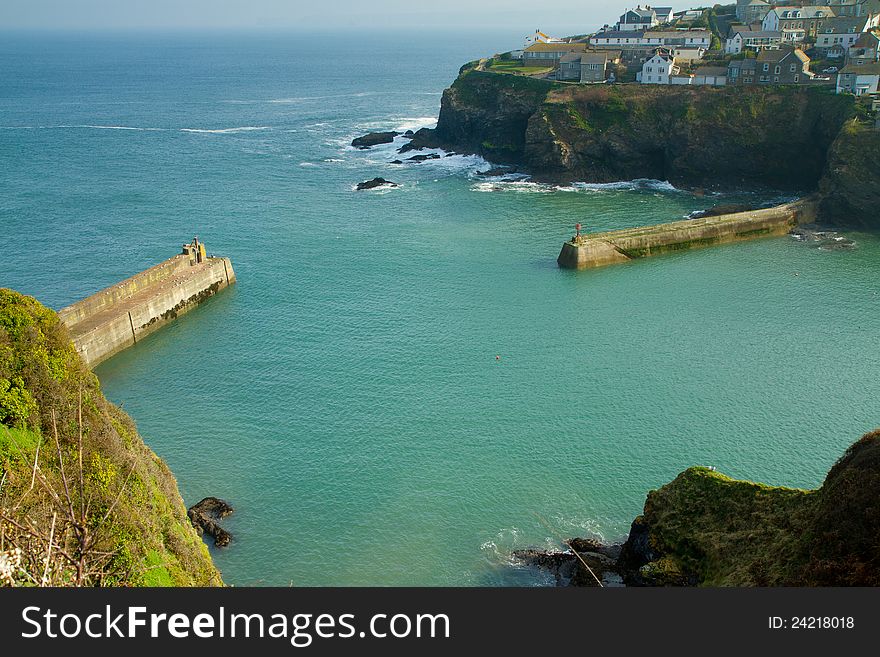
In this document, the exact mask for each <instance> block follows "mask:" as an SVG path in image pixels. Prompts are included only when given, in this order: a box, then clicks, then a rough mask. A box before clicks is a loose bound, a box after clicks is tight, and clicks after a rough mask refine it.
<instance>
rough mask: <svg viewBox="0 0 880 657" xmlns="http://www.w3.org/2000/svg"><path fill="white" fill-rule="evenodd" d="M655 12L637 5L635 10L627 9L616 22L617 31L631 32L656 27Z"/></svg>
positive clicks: (657, 22)
mask: <svg viewBox="0 0 880 657" xmlns="http://www.w3.org/2000/svg"><path fill="white" fill-rule="evenodd" d="M658 24H659V21H658V20H657V12H656V11H654V10H653V9H651V8H650V7H645V8H644V9H642V6H641V5H639V6H638V7H636V8H635V9H627V10H626V11H625V12H623V15H622V16H621V17H620V20H619V21H617V29H618V30H620V31H621V32H632V31H634V30H649V29H651V28H652V27H654V26H655V25H658Z"/></svg>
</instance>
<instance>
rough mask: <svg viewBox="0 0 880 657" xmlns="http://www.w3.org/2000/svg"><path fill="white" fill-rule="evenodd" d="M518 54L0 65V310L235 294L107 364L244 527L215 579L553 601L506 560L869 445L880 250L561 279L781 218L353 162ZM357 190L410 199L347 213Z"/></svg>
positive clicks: (674, 262) (273, 40)
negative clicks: (625, 245)
mask: <svg viewBox="0 0 880 657" xmlns="http://www.w3.org/2000/svg"><path fill="white" fill-rule="evenodd" d="M518 42H519V35H515V34H513V35H511V34H491V33H490V34H476V33H474V34H461V33H455V34H428V35H425V34H418V35H415V34H388V35H370V36H365V35H358V34H346V35H315V34H301V35H297V34H276V35H271V36H266V35H261V36H256V35H244V34H239V35H221V34H213V35H187V34H174V35H146V34H133V35H118V36H115V37H110V36H97V35H58V34H56V35H49V34H42V35H21V34H17V35H9V34H6V35H2V38H0V285H2V286H5V287H12V288H15V289H18V290H20V291H23V292H26V293H28V294H33V295H34V296H36V297H38V298H39V299H40V300H42V301H43V302H44V303H46V304H48V305H50V306H52V307H54V308H61V307H62V306H65V305H67V304H69V303H70V302H72V301H75V300H77V299H79V298H82V297H84V296H87V295H88V294H90V293H92V292H94V291H96V290H98V289H100V288H102V287H104V286H106V285H109V284H111V283H113V282H115V281H118V280H121V279H123V278H125V277H126V276H129V275H131V274H133V273H135V272H137V271H140V270H142V269H145V268H146V267H148V266H150V265H151V264H154V263H156V262H159V261H160V260H163V259H165V258H167V257H168V256H170V255H172V254H173V253H175V252H176V251H177V249H178V247H179V244H180V243H182V242H184V241H189V239H190V238H191V237H192V236H193V234H195V233H197V234H198V235H199V237H200V238H201V239H203V240H204V241H205V242H206V243H207V245H208V249H209V251H216V252H217V253H218V254H222V255H226V256H230V257H231V258H232V261H233V263H234V264H235V269H236V273H237V275H238V284H237V285H236V286H234V287H233V288H231V289H229V290H227V291H224V292H223V293H222V294H220V295H218V296H217V297H215V298H214V299H211V300H210V301H208V302H207V303H205V304H204V305H203V306H201V307H199V308H197V309H196V310H194V311H192V312H191V313H189V314H187V315H186V316H184V317H182V318H181V319H180V320H179V321H177V322H175V323H173V324H171V325H169V326H168V327H167V328H165V329H163V330H162V331H159V332H157V333H156V334H154V335H152V336H150V337H149V338H147V339H145V340H144V341H143V342H141V343H139V344H138V345H137V346H136V347H134V348H132V349H129V350H127V351H126V352H124V353H122V354H120V355H118V356H116V357H114V358H112V359H111V360H109V361H107V362H105V363H103V364H102V365H100V366H99V367H98V369H97V374H98V375H99V377H100V379H101V381H102V384H103V386H104V390H105V393H106V394H107V395H108V397H109V398H110V399H111V400H113V401H115V402H117V403H120V404H122V405H123V406H124V408H125V410H126V411H127V412H128V413H130V414H131V415H132V417H133V418H134V419H135V421H136V422H137V423H138V426H139V428H140V430H141V433H142V435H143V436H144V439H145V440H146V441H147V443H148V444H149V445H150V446H151V447H152V448H153V449H154V450H155V451H156V452H157V453H158V454H159V455H160V456H162V457H163V458H164V459H165V460H166V461H167V462H168V464H169V465H170V467H171V468H172V470H173V471H174V473H175V475H176V476H177V478H178V482H179V485H180V489H181V492H182V494H183V496H184V498H185V500H186V502H187V503H188V504H192V503H194V502H195V501H197V500H199V499H201V498H202V497H204V496H207V495H216V496H219V497H222V498H223V499H226V500H228V501H229V502H230V503H231V504H232V505H233V506H234V507H235V508H236V513H235V514H234V515H233V516H231V517H230V518H229V519H228V521H226V522H227V526H228V528H229V529H230V531H232V532H233V534H234V536H235V540H234V541H233V543H232V544H231V545H230V547H228V548H225V549H223V550H219V551H217V550H215V551H214V556H215V559H216V561H217V564H218V565H219V567H220V568H221V569H222V571H223V573H224V577H225V579H226V581H227V582H229V583H231V584H235V585H263V584H273V585H286V584H289V583H293V584H294V585H354V584H374V585H408V584H411V585H420V584H425V585H533V584H545V583H547V580H546V579H545V578H544V577H543V576H542V575H541V574H540V573H536V572H533V571H531V570H527V569H522V568H517V567H514V566H511V565H510V563H509V560H508V559H507V554H508V553H509V551H510V550H511V549H513V548H518V547H526V546H551V545H556V544H557V537H556V535H557V534H558V535H563V536H575V535H578V536H598V537H601V538H604V539H606V540H614V539H618V538H621V537H623V536H624V535H625V534H626V532H627V531H628V527H629V523H630V522H631V520H632V519H633V517H634V516H635V515H637V514H638V513H639V511H640V510H641V507H642V504H643V503H644V498H645V494H646V492H647V491H648V490H649V489H651V488H654V487H657V486H659V485H661V484H662V483H664V482H666V481H668V480H670V479H671V478H672V477H674V476H675V475H676V474H677V473H678V472H680V471H681V470H682V469H684V468H686V467H688V466H690V465H694V464H705V465H714V466H716V467H717V468H718V469H719V470H720V471H723V472H725V473H727V474H730V475H732V476H736V477H747V478H752V479H756V480H761V481H765V482H768V483H771V484H779V485H791V486H799V487H814V486H816V485H818V484H819V483H820V482H821V480H822V478H823V476H824V473H825V472H826V471H827V469H828V468H829V467H830V465H831V463H832V462H833V461H834V459H835V458H836V457H837V456H839V455H840V453H841V452H842V450H843V449H844V448H845V447H846V446H847V445H848V444H849V443H851V442H853V441H854V440H855V439H856V438H857V437H858V436H860V435H861V434H862V433H863V432H865V431H867V430H870V429H872V428H874V427H875V425H876V422H877V411H878V404H877V399H878V397H880V380H878V377H877V375H876V374H877V371H878V366H880V351H878V349H877V325H878V320H880V283H878V280H880V278H878V268H880V264H878V263H880V257H878V256H880V240H878V239H877V238H876V237H873V236H869V235H863V234H848V237H852V238H854V239H855V240H856V248H854V249H848V250H834V249H828V248H821V249H820V248H818V247H817V246H816V245H815V244H809V243H802V242H798V241H796V240H794V239H791V238H789V237H782V238H777V239H769V240H763V241H755V242H747V243H741V244H735V245H730V246H724V247H718V248H714V249H705V250H698V251H691V252H687V253H682V254H675V255H668V256H662V257H658V258H653V259H649V260H644V261H639V262H635V263H632V264H627V265H622V266H620V267H615V268H610V269H607V270H598V271H587V272H571V271H564V270H560V269H558V268H557V266H556V262H555V259H556V256H557V254H558V252H559V248H560V245H561V244H562V242H563V241H564V240H565V239H567V238H568V237H570V235H571V233H572V229H573V225H574V223H575V222H578V221H579V222H581V223H583V224H585V226H586V227H588V228H589V229H596V230H610V229H615V228H623V227H626V226H632V225H639V224H647V223H656V222H659V221H672V220H675V219H679V218H682V217H684V216H686V215H688V214H689V213H691V212H693V211H694V210H698V209H702V208H707V207H709V206H712V205H714V204H719V203H742V202H752V203H756V202H764V201H770V200H773V199H774V198H775V197H776V196H778V195H776V194H774V193H773V192H772V191H762V192H755V191H754V190H740V191H738V192H736V193H730V194H723V195H711V194H710V195H707V196H695V195H693V194H691V193H688V192H684V191H679V190H676V189H674V188H673V187H671V186H670V185H668V184H666V183H662V182H658V181H635V182H630V183H621V184H615V185H587V184H577V185H573V186H566V187H552V186H544V185H537V184H533V183H529V182H527V181H525V182H524V181H504V180H499V179H486V178H484V177H481V176H479V175H478V172H479V171H482V170H486V169H488V168H489V165H488V164H487V163H485V162H483V161H482V160H480V159H479V158H475V157H463V156H452V157H443V158H441V159H438V160H431V161H427V162H424V163H420V164H414V163H411V164H406V165H403V166H399V165H391V164H389V161H390V160H392V159H395V157H396V153H395V152H394V148H395V145H388V146H381V147H378V148H376V149H373V150H369V151H356V150H354V149H351V148H350V147H349V146H347V144H348V143H349V142H350V140H351V139H352V137H354V136H358V135H360V134H363V133H365V132H368V131H371V130H377V129H396V130H405V129H416V128H418V127H422V126H429V125H432V124H433V123H434V122H435V121H436V117H437V114H438V111H439V103H440V94H441V92H442V90H443V88H444V87H446V86H447V85H448V84H449V83H450V82H451V81H452V80H453V79H454V77H455V75H456V73H457V70H458V67H459V66H460V65H461V64H462V63H464V62H465V61H468V60H469V59H473V58H475V57H477V56H480V55H485V54H487V53H491V52H493V51H497V50H503V49H508V48H510V47H513V46H515V45H517V44H518ZM328 43H331V44H332V45H331V46H329V47H328V45H327V44H328ZM398 145H399V144H398ZM376 176H383V177H385V178H387V179H390V180H393V181H395V182H398V183H400V187H398V188H394V189H381V190H374V191H370V192H355V191H354V189H353V188H354V186H355V185H356V183H358V182H360V181H362V180H367V179H370V178H373V177H376ZM545 522H546V523H547V524H549V525H550V526H551V527H553V529H554V531H553V532H551V531H549V530H548V528H547V527H546V526H545V524H544V523H545Z"/></svg>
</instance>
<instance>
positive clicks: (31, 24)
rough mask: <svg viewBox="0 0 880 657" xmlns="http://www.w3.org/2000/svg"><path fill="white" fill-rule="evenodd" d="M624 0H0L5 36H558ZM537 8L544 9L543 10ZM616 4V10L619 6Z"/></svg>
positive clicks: (612, 15)
mask: <svg viewBox="0 0 880 657" xmlns="http://www.w3.org/2000/svg"><path fill="white" fill-rule="evenodd" d="M634 4H636V3H635V2H630V3H629V4H627V3H626V2H625V0H624V1H622V2H620V3H616V2H611V3H609V2H603V1H602V0H554V1H553V2H549V3H546V4H545V3H543V2H536V1H535V0H434V1H433V2H426V1H424V0H323V1H320V0H319V1H317V2H316V1H315V0H0V29H7V30H9V29H11V30H22V29H23V30H34V29H38V30H90V31H91V30H99V31H100V30H142V29H160V30H194V29H206V30H229V29H243V30H254V29H270V30H298V31H302V30H306V31H308V30H314V31H320V32H327V31H333V30H346V31H351V30H357V29H362V30H369V31H379V30H392V29H393V30H399V29H407V30H410V31H412V32H413V33H417V32H418V31H419V30H436V29H459V30H463V31H484V32H488V31H492V30H495V29H497V30H499V31H501V30H511V29H515V30H519V31H522V30H525V32H528V33H530V32H532V31H534V30H535V29H539V28H540V29H541V30H544V31H545V32H549V33H552V32H556V31H561V32H560V33H559V35H560V36H562V32H565V33H567V34H579V33H585V32H590V31H594V30H595V29H597V28H598V27H601V26H602V25H603V24H604V23H611V22H614V21H615V20H616V18H617V16H618V15H619V14H620V13H621V12H622V10H623V9H624V8H627V7H630V6H633V5H634ZM542 5H543V7H542ZM618 5H619V6H618Z"/></svg>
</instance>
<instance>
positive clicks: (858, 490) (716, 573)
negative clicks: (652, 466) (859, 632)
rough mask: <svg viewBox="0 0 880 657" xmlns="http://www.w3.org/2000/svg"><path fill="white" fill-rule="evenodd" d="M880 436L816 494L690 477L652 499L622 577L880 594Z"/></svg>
mask: <svg viewBox="0 0 880 657" xmlns="http://www.w3.org/2000/svg"><path fill="white" fill-rule="evenodd" d="M878 493H880V431H875V432H873V433H869V434H867V435H865V436H864V437H863V438H862V439H861V440H859V441H858V442H856V443H855V444H854V445H852V446H851V447H850V448H849V449H848V450H847V451H846V453H845V454H844V455H843V457H842V458H841V459H840V460H839V461H838V462H837V463H836V464H835V465H834V467H832V468H831V471H830V472H829V473H828V476H827V477H826V479H825V482H824V483H823V485H822V486H821V488H819V489H817V490H798V489H792V488H782V487H773V486H766V485H763V484H757V483H753V482H749V481H738V480H735V479H731V478H729V477H726V476H725V475H722V474H720V473H718V472H715V471H713V470H711V469H708V468H690V469H688V470H686V471H685V472H683V473H681V474H680V475H679V476H678V477H676V478H675V479H674V480H673V481H672V482H670V483H668V484H666V485H665V486H663V487H661V488H660V489H658V490H656V491H651V492H650V493H649V494H648V498H647V501H646V502H645V509H644V513H643V514H642V515H641V516H639V517H638V518H637V519H636V520H635V522H634V523H633V526H632V529H631V531H630V534H629V538H628V539H627V541H626V543H625V544H624V547H623V550H622V553H621V556H620V560H619V564H618V565H619V567H620V571H621V573H622V575H623V577H624V581H625V582H626V583H627V584H630V585H649V586H651V585H654V586H656V585H661V586H662V585H704V586H878V585H880V550H878V549H877V545H878V544H877V540H878V537H880V504H878V502H877V495H878Z"/></svg>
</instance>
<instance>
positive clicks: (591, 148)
mask: <svg viewBox="0 0 880 657" xmlns="http://www.w3.org/2000/svg"><path fill="white" fill-rule="evenodd" d="M855 114H856V107H855V103H854V99H853V98H852V97H850V96H842V95H841V96H838V95H835V94H834V93H832V92H830V91H829V90H825V89H820V88H808V87H786V86H776V87H770V86H754V87H726V88H709V87H678V86H675V87H670V86H661V85H564V84H560V83H555V82H552V81H548V80H539V79H532V78H526V77H523V76H515V75H506V74H498V73H492V72H488V71H483V70H478V68H476V67H475V66H472V65H469V66H466V67H464V68H463V69H462V71H461V73H460V75H459V77H458V78H457V79H456V80H455V82H454V83H453V84H452V86H451V87H449V88H448V89H447V90H446V91H445V92H444V94H443V100H442V105H441V111H440V118H439V122H438V125H437V128H436V129H435V130H433V131H428V130H422V131H420V132H419V133H417V135H416V139H415V140H414V141H413V145H412V148H418V147H420V146H440V147H443V148H446V149H450V150H455V151H458V152H472V153H478V154H480V155H482V156H483V157H485V158H486V159H488V160H490V161H492V162H499V163H508V164H513V165H516V166H518V167H520V168H522V169H523V170H525V171H527V172H529V173H531V174H532V175H533V176H534V177H535V178H536V179H539V180H548V181H554V182H572V181H585V182H613V181H618V180H632V179H636V178H656V179H660V180H669V181H670V182H672V183H673V184H675V185H678V186H682V187H691V188H698V187H700V188H702V187H718V188H725V187H726V188H742V187H744V186H745V187H749V188H754V187H765V188H767V187H769V188H774V189H791V190H797V191H801V192H808V191H813V190H815V189H816V188H817V187H819V184H820V180H823V175H824V176H825V180H824V183H823V190H825V191H826V193H828V194H830V198H832V199H834V198H837V197H839V196H846V195H847V194H848V192H847V189H848V188H849V187H850V186H853V185H855V186H859V185H863V184H866V183H868V182H872V183H873V185H874V188H875V189H876V188H877V187H878V186H880V185H878V183H880V180H878V178H877V177H876V176H878V175H880V174H878V173H877V171H878V169H877V167H876V166H874V167H873V168H872V169H869V170H867V171H865V170H860V171H859V172H858V173H857V175H856V176H854V177H850V175H849V174H850V172H849V171H848V170H847V167H846V165H845V164H843V165H841V164H839V163H838V164H834V163H831V164H830V165H829V158H832V159H833V158H843V159H844V160H845V158H846V157H848V156H849V153H850V151H851V146H849V145H848V144H851V143H852V141H851V140H846V141H845V142H844V143H840V142H839V140H838V136H839V135H841V134H842V128H843V127H844V126H845V125H847V124H848V122H849V121H850V119H851V118H852V117H853V116H854V115H855ZM835 140H838V141H837V142H836V141H835ZM876 153H877V149H876V148H874V149H873V151H872V154H871V155H870V156H868V154H867V153H862V155H863V156H864V157H865V158H866V164H867V159H871V158H873V159H871V162H876V158H877V155H876ZM835 162H836V160H835ZM853 173H856V172H853ZM866 178H869V179H870V180H866ZM844 179H845V180H846V183H845V184H844ZM835 189H836V190H838V193H837V194H836V195H835V194H834V193H833V190H835ZM869 206H870V203H867V202H863V203H862V206H860V207H856V208H853V209H854V210H857V211H858V213H860V215H859V216H860V217H861V218H858V217H855V216H850V215H852V213H851V212H849V211H848V210H841V209H840V208H838V210H837V212H834V213H831V214H833V215H834V216H836V217H837V220H838V222H840V220H843V219H848V218H849V219H852V222H856V223H858V222H865V223H875V222H877V219H876V217H874V216H873V214H872V215H871V216H870V217H869V216H866V215H865V211H866V209H867V208H868V207H869ZM828 207H831V206H828ZM852 222H849V221H848V223H852Z"/></svg>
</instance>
